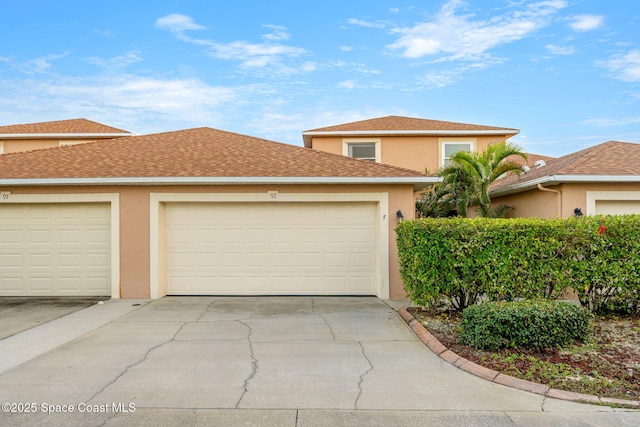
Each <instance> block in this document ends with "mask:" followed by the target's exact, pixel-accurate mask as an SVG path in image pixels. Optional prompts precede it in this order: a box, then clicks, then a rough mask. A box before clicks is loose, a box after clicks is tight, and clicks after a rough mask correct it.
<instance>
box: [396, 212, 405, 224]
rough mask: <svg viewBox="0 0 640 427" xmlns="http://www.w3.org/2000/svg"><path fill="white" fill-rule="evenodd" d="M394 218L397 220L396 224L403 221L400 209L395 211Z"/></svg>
mask: <svg viewBox="0 0 640 427" xmlns="http://www.w3.org/2000/svg"><path fill="white" fill-rule="evenodd" d="M396 220H397V221H398V224H400V223H401V222H402V221H404V215H402V211H401V210H398V212H396Z"/></svg>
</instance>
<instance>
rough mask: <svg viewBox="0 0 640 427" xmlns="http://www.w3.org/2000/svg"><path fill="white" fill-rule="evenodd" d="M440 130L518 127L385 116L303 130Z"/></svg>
mask: <svg viewBox="0 0 640 427" xmlns="http://www.w3.org/2000/svg"><path fill="white" fill-rule="evenodd" d="M369 130H370V131H394V130H397V131H403V130H415V131H420V130H424V131H441V130H449V131H452V130H454V131H455V130H466V131H474V130H485V131H486V130H496V131H504V133H518V129H512V128H502V127H493V126H483V125H474V124H468V123H455V122H444V121H441V120H430V119H418V118H413V117H402V116H387V117H380V118H376V119H369V120H360V121H358V122H351V123H344V124H340V125H335V126H327V127H323V128H318V129H311V130H308V131H305V132H334V131H369Z"/></svg>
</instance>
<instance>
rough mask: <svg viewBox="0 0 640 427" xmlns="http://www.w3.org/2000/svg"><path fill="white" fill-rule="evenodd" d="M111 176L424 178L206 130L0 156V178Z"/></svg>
mask: <svg viewBox="0 0 640 427" xmlns="http://www.w3.org/2000/svg"><path fill="white" fill-rule="evenodd" d="M113 177H358V178H361V177H370V178H378V177H380V178H388V177H403V178H410V179H413V178H416V179H418V180H419V181H420V178H424V177H425V175H424V174H421V173H419V172H415V171H412V170H409V169H403V168H399V167H395V166H388V165H382V164H378V163H371V162H367V161H361V160H356V159H351V158H348V157H344V156H340V155H335V154H329V153H325V152H320V151H317V150H312V149H307V148H302V147H296V146H292V145H288V144H283V143H279V142H273V141H268V140H264V139H260V138H255V137H251V136H246V135H240V134H237V133H231V132H225V131H221V130H216V129H211V128H196V129H187V130H182V131H176V132H166V133H159V134H153V135H144V136H132V137H128V138H117V139H110V140H106V141H98V142H92V143H87V144H81V145H73V146H68V147H58V148H51V149H45V150H38V151H32V152H26V153H10V154H5V155H3V156H0V180H2V179H35V178H40V179H42V178H113Z"/></svg>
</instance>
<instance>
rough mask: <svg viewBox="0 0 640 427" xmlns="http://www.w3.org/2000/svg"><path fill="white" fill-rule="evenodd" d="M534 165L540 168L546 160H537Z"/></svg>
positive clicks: (545, 163)
mask: <svg viewBox="0 0 640 427" xmlns="http://www.w3.org/2000/svg"><path fill="white" fill-rule="evenodd" d="M534 165H535V166H536V169H540V168H541V167H543V166H546V165H547V162H545V161H544V160H537V161H536V162H535V163H534Z"/></svg>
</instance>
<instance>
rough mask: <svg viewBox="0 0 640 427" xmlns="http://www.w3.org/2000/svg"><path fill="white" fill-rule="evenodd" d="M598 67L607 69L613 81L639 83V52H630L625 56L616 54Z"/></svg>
mask: <svg viewBox="0 0 640 427" xmlns="http://www.w3.org/2000/svg"><path fill="white" fill-rule="evenodd" d="M598 64H599V65H601V66H603V67H605V68H608V69H609V71H610V72H611V74H612V76H613V77H614V78H615V79H618V80H622V81H624V82H640V50H638V49H634V50H630V51H629V52H627V53H625V54H616V55H612V56H610V57H609V59H607V60H605V61H599V62H598Z"/></svg>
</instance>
